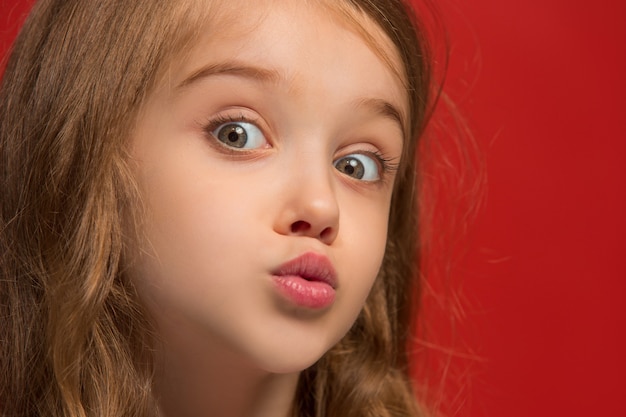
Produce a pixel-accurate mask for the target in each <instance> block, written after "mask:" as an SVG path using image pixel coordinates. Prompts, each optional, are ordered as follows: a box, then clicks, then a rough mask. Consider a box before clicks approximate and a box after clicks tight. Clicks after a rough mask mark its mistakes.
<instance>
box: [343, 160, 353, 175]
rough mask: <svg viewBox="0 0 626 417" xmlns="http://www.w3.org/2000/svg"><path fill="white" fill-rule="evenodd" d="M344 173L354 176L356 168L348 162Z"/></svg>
mask: <svg viewBox="0 0 626 417" xmlns="http://www.w3.org/2000/svg"><path fill="white" fill-rule="evenodd" d="M344 171H345V173H346V174H348V175H352V174H354V166H352V164H351V163H350V162H349V161H348V163H346V166H345V168H344Z"/></svg>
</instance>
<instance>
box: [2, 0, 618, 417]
mask: <svg viewBox="0 0 626 417" xmlns="http://www.w3.org/2000/svg"><path fill="white" fill-rule="evenodd" d="M30 4H31V1H19V0H15V1H10V0H0V53H2V55H4V52H5V51H6V50H7V48H8V46H9V45H10V43H11V41H12V39H13V38H14V36H15V34H16V33H17V30H18V29H19V26H20V24H21V22H22V21H23V18H24V14H25V13H26V11H27V10H28V8H29V6H30ZM437 7H439V8H440V9H441V10H440V12H441V17H442V20H443V21H444V23H445V25H446V28H447V31H448V35H449V38H450V45H449V48H450V67H449V72H448V81H447V84H446V85H447V90H448V92H449V94H450V95H451V97H452V98H453V99H454V100H455V102H456V103H457V105H458V106H459V108H460V111H461V112H462V114H463V115H464V116H465V118H466V119H467V120H468V124H469V126H470V128H471V130H472V132H473V135H474V136H475V137H476V140H477V141H478V143H479V145H480V147H481V149H482V155H483V158H484V160H485V166H486V171H487V175H488V181H487V196H486V201H485V203H484V204H483V206H482V209H481V211H480V213H479V215H478V217H477V219H476V220H475V221H474V222H473V225H472V226H471V228H470V232H469V233H468V236H467V251H466V254H465V256H464V257H463V259H462V260H461V261H460V262H459V263H457V264H455V265H456V267H455V270H454V274H456V275H458V277H455V279H454V282H455V285H458V288H454V289H453V291H456V292H458V294H460V296H461V297H462V298H463V299H464V300H465V301H466V303H465V309H464V314H465V318H464V321H463V323H462V324H461V325H460V326H459V327H458V328H457V332H458V333H459V334H460V336H462V339H463V340H464V342H463V343H464V344H465V346H466V347H468V351H471V352H472V355H470V357H469V358H466V357H465V356H464V355H457V356H458V358H457V359H455V360H454V363H455V365H454V367H455V369H456V370H457V371H458V372H457V374H458V375H459V376H461V377H462V378H461V379H459V380H458V381H456V383H451V384H449V386H448V388H447V392H446V398H450V403H449V404H448V406H447V407H446V406H444V409H447V411H448V412H449V414H450V415H458V416H471V417H479V416H480V417H482V416H486V417H502V416H507V417H527V416H529V415H532V416H546V417H547V416H569V417H583V416H585V417H586V416H592V415H600V416H614V417H623V416H626V401H625V395H626V382H625V376H626V359H625V357H626V254H625V252H626V116H625V114H626V98H625V97H626V24H624V22H626V2H623V1H621V0H601V1H596V2H582V1H571V0H525V1H517V0H508V1H507V0H472V1H471V2H470V1H469V0H440V1H438V2H437ZM435 325H436V323H435ZM459 381H462V382H460V383H459Z"/></svg>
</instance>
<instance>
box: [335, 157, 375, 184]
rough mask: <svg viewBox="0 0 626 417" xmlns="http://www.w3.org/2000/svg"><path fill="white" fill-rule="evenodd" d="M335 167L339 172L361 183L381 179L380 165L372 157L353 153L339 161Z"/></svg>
mask: <svg viewBox="0 0 626 417" xmlns="http://www.w3.org/2000/svg"><path fill="white" fill-rule="evenodd" d="M334 165H335V168H337V170H338V171H339V172H341V173H343V174H345V175H348V176H350V177H352V178H356V179H358V180H361V181H377V180H379V179H380V164H379V162H378V161H376V159H375V158H374V157H372V156H367V155H364V154H360V153H353V154H350V155H346V156H343V157H341V158H339V159H337V160H336V161H335V162H334Z"/></svg>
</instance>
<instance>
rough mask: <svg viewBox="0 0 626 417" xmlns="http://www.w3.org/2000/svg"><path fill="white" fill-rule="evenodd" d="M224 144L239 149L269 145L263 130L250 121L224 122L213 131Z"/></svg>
mask: <svg viewBox="0 0 626 417" xmlns="http://www.w3.org/2000/svg"><path fill="white" fill-rule="evenodd" d="M211 133H212V134H213V136H215V137H216V138H217V140H219V141H220V142H222V143H223V144H224V145H226V146H228V147H231V148H237V149H259V148H263V147H265V146H266V145H267V140H266V139H265V136H263V132H261V130H260V129H259V128H258V127H256V126H255V125H253V124H252V123H248V122H228V123H222V124H221V125H219V126H218V127H217V128H216V129H214V130H213V131H212V132H211Z"/></svg>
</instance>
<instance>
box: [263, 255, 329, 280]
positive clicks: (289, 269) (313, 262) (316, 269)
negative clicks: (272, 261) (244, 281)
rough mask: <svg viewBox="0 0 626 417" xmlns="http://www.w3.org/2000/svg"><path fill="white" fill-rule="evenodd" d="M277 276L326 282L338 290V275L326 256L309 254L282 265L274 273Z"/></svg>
mask: <svg viewBox="0 0 626 417" xmlns="http://www.w3.org/2000/svg"><path fill="white" fill-rule="evenodd" d="M273 275H277V276H288V275H293V276H299V277H302V278H304V279H306V280H307V281H320V282H325V283H326V284H328V285H330V286H331V287H333V288H337V273H336V272H335V268H334V267H333V264H332V263H331V262H330V261H329V260H328V258H327V257H326V256H324V255H321V254H318V253H314V252H307V253H305V254H303V255H301V256H298V257H297V258H294V259H292V260H290V261H287V262H285V263H284V264H282V265H281V266H280V267H278V269H276V270H275V271H274V272H273Z"/></svg>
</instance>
